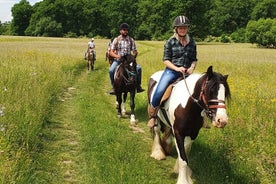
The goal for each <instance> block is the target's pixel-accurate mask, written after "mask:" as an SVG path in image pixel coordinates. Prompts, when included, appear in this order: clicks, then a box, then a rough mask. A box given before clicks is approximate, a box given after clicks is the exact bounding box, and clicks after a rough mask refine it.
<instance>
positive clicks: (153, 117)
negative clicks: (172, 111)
mask: <svg viewBox="0 0 276 184" xmlns="http://www.w3.org/2000/svg"><path fill="white" fill-rule="evenodd" d="M158 110H159V107H158V106H157V107H155V108H154V107H153V106H152V105H149V106H148V114H149V118H150V119H149V121H148V127H150V128H152V127H154V126H155V121H156V115H157V112H158Z"/></svg>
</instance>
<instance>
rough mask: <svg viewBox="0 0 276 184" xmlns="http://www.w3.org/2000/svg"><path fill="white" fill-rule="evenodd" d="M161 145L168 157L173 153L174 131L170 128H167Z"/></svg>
mask: <svg viewBox="0 0 276 184" xmlns="http://www.w3.org/2000/svg"><path fill="white" fill-rule="evenodd" d="M161 144H162V148H163V149H164V151H165V153H166V155H168V154H170V153H171V151H172V129H171V128H170V127H165V129H164V132H163V136H162V141H161Z"/></svg>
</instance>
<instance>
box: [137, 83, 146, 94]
mask: <svg viewBox="0 0 276 184" xmlns="http://www.w3.org/2000/svg"><path fill="white" fill-rule="evenodd" d="M136 90H137V93H141V92H143V91H145V90H144V89H143V88H142V87H141V85H138V84H137V89H136Z"/></svg>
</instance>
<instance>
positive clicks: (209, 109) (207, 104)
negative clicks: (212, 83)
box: [184, 75, 226, 119]
mask: <svg viewBox="0 0 276 184" xmlns="http://www.w3.org/2000/svg"><path fill="white" fill-rule="evenodd" d="M186 78H187V77H185V75H184V81H185V85H186V88H187V90H188V93H189V95H190V97H191V98H192V99H193V101H194V102H195V103H196V104H197V105H198V106H199V107H201V108H202V109H203V110H204V112H205V114H206V116H207V117H208V118H210V119H212V118H213V116H214V115H213V110H214V109H218V108H224V109H226V105H225V101H224V100H220V99H210V100H208V101H207V100H206V92H205V91H206V85H207V83H208V79H206V80H205V81H204V82H203V84H202V86H201V91H200V95H199V97H198V99H195V98H194V97H193V96H192V95H191V93H190V91H189V88H188V85H187V82H186ZM200 100H201V101H202V102H203V104H204V105H201V104H200V103H199V101H200ZM213 103H218V104H217V105H215V104H213ZM219 103H221V105H219Z"/></svg>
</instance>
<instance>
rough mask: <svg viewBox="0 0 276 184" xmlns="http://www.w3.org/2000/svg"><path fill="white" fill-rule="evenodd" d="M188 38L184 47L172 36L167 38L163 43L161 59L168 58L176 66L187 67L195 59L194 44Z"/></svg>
mask: <svg viewBox="0 0 276 184" xmlns="http://www.w3.org/2000/svg"><path fill="white" fill-rule="evenodd" d="M189 39H190V41H189V43H188V44H187V45H186V46H185V47H183V45H182V44H181V43H180V42H179V41H178V40H177V38H176V37H174V36H173V37H171V38H170V39H168V41H167V42H166V43H165V45H164V56H163V61H165V60H169V61H171V62H172V63H173V64H174V65H176V66H179V67H180V66H183V67H185V68H189V67H190V66H191V64H192V62H194V61H197V58H196V54H197V52H196V44H195V42H194V40H193V39H192V38H191V37H190V38H189Z"/></svg>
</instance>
